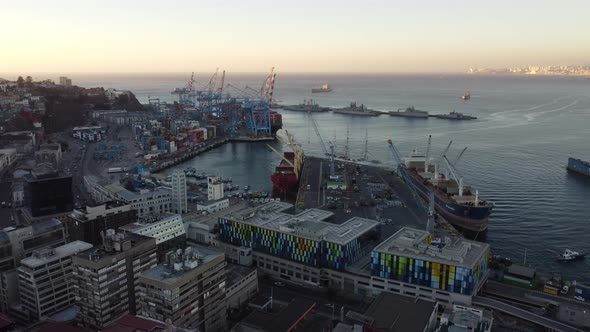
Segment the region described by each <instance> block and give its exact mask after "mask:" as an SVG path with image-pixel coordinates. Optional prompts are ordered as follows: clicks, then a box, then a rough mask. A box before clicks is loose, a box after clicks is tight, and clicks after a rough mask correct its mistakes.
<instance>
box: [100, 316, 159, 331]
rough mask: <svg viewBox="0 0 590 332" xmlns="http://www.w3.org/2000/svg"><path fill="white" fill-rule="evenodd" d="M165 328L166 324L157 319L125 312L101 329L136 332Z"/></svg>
mask: <svg viewBox="0 0 590 332" xmlns="http://www.w3.org/2000/svg"><path fill="white" fill-rule="evenodd" d="M157 329H161V330H165V329H166V324H165V323H163V322H160V321H157V320H153V319H149V318H143V317H137V316H133V315H130V314H127V315H125V316H123V317H121V318H118V319H117V320H115V321H114V322H112V323H111V324H109V325H108V326H106V327H105V328H103V329H102V331H103V332H137V331H154V330H157Z"/></svg>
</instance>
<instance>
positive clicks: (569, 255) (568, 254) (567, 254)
mask: <svg viewBox="0 0 590 332" xmlns="http://www.w3.org/2000/svg"><path fill="white" fill-rule="evenodd" d="M585 256H586V254H585V253H584V254H582V253H579V252H577V251H574V250H571V249H565V250H564V251H563V253H562V254H561V255H559V256H557V260H558V261H562V262H570V261H575V260H579V259H583V258H584V257H585Z"/></svg>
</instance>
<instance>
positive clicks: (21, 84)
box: [16, 76, 25, 88]
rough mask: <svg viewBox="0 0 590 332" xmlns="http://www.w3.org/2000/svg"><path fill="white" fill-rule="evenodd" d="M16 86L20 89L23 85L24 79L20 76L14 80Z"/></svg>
mask: <svg viewBox="0 0 590 332" xmlns="http://www.w3.org/2000/svg"><path fill="white" fill-rule="evenodd" d="M16 85H17V86H18V87H19V88H22V87H23V86H24V85H25V79H24V78H23V77H22V76H19V77H18V78H17V79H16Z"/></svg>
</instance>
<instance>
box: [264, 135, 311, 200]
mask: <svg viewBox="0 0 590 332" xmlns="http://www.w3.org/2000/svg"><path fill="white" fill-rule="evenodd" d="M285 132H286V134H287V140H288V141H287V142H285V143H286V144H287V145H288V146H289V147H290V148H291V150H292V151H291V152H284V153H283V154H281V153H280V152H278V151H277V150H275V149H274V148H273V147H271V146H270V145H269V147H270V148H271V149H272V150H273V151H274V152H275V153H276V154H277V155H279V156H281V162H280V163H279V165H278V166H277V167H275V172H274V173H273V174H272V175H271V176H270V180H271V181H272V183H273V192H275V193H293V192H296V191H297V189H298V187H299V177H300V176H301V169H302V168H303V150H302V149H301V147H300V146H298V145H296V144H295V143H294V140H293V136H291V135H290V134H289V133H288V132H287V131H285Z"/></svg>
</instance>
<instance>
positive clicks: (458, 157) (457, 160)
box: [453, 147, 467, 167]
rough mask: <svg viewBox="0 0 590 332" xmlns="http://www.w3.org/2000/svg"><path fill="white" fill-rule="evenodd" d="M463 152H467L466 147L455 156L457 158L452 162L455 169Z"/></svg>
mask: <svg viewBox="0 0 590 332" xmlns="http://www.w3.org/2000/svg"><path fill="white" fill-rule="evenodd" d="M465 150H467V147H465V148H464V149H463V150H462V151H461V153H459V155H458V156H457V158H455V161H454V162H453V165H454V166H455V167H457V163H458V162H459V160H461V157H463V154H464V153H465Z"/></svg>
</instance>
